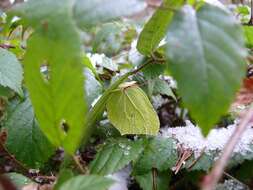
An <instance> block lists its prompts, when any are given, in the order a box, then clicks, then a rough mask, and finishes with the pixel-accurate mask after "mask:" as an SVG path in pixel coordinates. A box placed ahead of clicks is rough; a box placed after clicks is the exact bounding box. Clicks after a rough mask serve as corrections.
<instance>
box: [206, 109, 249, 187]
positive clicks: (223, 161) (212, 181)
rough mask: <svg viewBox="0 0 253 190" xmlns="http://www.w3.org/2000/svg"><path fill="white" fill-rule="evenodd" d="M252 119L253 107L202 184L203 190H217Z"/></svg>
mask: <svg viewBox="0 0 253 190" xmlns="http://www.w3.org/2000/svg"><path fill="white" fill-rule="evenodd" d="M252 119H253V106H251V108H250V110H249V111H248V112H247V114H246V115H245V116H244V117H243V118H242V120H241V122H240V124H239V125H238V126H237V127H236V129H235V131H234V132H233V134H232V136H231V137H230V138H229V140H228V142H227V144H226V145H225V148H224V150H223V153H222V155H221V157H220V159H219V160H218V161H216V163H215V165H214V167H213V169H212V171H211V172H210V174H209V175H207V176H206V177H205V179H204V182H203V184H202V190H214V189H215V187H216V185H217V183H218V181H219V179H220V178H221V176H222V174H223V171H224V169H225V167H226V165H227V163H228V160H229V158H230V156H231V154H232V153H233V150H234V147H235V146H236V144H237V143H238V141H239V140H240V138H241V136H242V135H243V132H244V131H245V130H246V129H247V126H249V124H252Z"/></svg>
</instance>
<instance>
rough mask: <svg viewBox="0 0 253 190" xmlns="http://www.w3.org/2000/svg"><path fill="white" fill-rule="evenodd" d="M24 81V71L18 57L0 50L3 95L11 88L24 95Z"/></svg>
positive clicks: (0, 82)
mask: <svg viewBox="0 0 253 190" xmlns="http://www.w3.org/2000/svg"><path fill="white" fill-rule="evenodd" d="M22 80H23V70H22V67H21V64H20V63H19V61H18V59H17V58H16V56H15V55H14V54H13V53H11V52H9V51H7V50H5V49H3V48H0V88H1V90H2V92H3V94H5V93H4V92H6V91H8V89H7V88H10V89H11V90H14V91H15V92H17V93H18V94H20V95H22V94H23V92H22ZM4 89H5V90H4ZM1 94H2V93H1ZM1 94H0V95H1Z"/></svg>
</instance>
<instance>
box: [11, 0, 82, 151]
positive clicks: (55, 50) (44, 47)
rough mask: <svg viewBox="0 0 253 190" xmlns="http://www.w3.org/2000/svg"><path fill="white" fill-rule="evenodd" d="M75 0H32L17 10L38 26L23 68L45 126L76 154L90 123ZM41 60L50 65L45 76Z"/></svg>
mask: <svg viewBox="0 0 253 190" xmlns="http://www.w3.org/2000/svg"><path fill="white" fill-rule="evenodd" d="M71 2H72V1H71V0H62V1H51V0H41V1H36V0H31V1H28V2H26V3H24V4H21V5H20V6H18V7H17V8H16V9H15V13H16V14H18V15H20V16H22V17H23V18H24V19H25V20H26V22H27V23H28V24H29V25H32V26H33V27H34V29H35V31H34V33H33V35H32V37H31V38H30V39H29V41H28V44H27V52H26V55H25V58H24V71H25V83H26V86H27V88H28V90H29V93H30V96H31V100H32V104H33V106H34V109H35V113H36V117H37V119H38V121H39V124H40V127H41V129H42V131H43V132H44V133H45V134H46V136H47V137H48V138H49V140H50V141H51V142H52V143H53V144H54V145H55V146H62V147H64V149H65V150H66V151H67V152H68V153H70V154H73V153H74V152H75V150H76V149H77V147H78V146H79V143H80V141H81V138H82V135H83V132H81V131H85V129H86V128H84V123H85V114H86V103H85V100H84V76H83V64H82V57H81V53H82V51H81V40H80V38H79V33H78V32H77V29H76V25H75V22H74V21H73V20H72V12H71V11H72V7H71ZM42 66H44V67H45V66H46V67H47V69H48V71H49V72H48V74H47V75H46V76H45V75H42V73H41V71H40V70H41V67H42ZM64 126H65V128H64Z"/></svg>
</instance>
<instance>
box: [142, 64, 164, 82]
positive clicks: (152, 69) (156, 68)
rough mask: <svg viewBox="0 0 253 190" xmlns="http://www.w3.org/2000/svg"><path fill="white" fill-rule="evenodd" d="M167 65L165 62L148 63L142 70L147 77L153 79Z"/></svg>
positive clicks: (162, 71)
mask: <svg viewBox="0 0 253 190" xmlns="http://www.w3.org/2000/svg"><path fill="white" fill-rule="evenodd" d="M166 68H167V65H165V64H150V65H148V66H147V67H145V68H144V69H143V70H142V72H143V74H144V76H145V78H147V79H154V78H157V77H159V76H160V75H161V74H163V73H164V71H165V69H166Z"/></svg>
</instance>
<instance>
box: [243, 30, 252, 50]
mask: <svg viewBox="0 0 253 190" xmlns="http://www.w3.org/2000/svg"><path fill="white" fill-rule="evenodd" d="M243 29H244V35H245V40H246V44H247V46H248V47H251V48H252V47H253V26H243Z"/></svg>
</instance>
